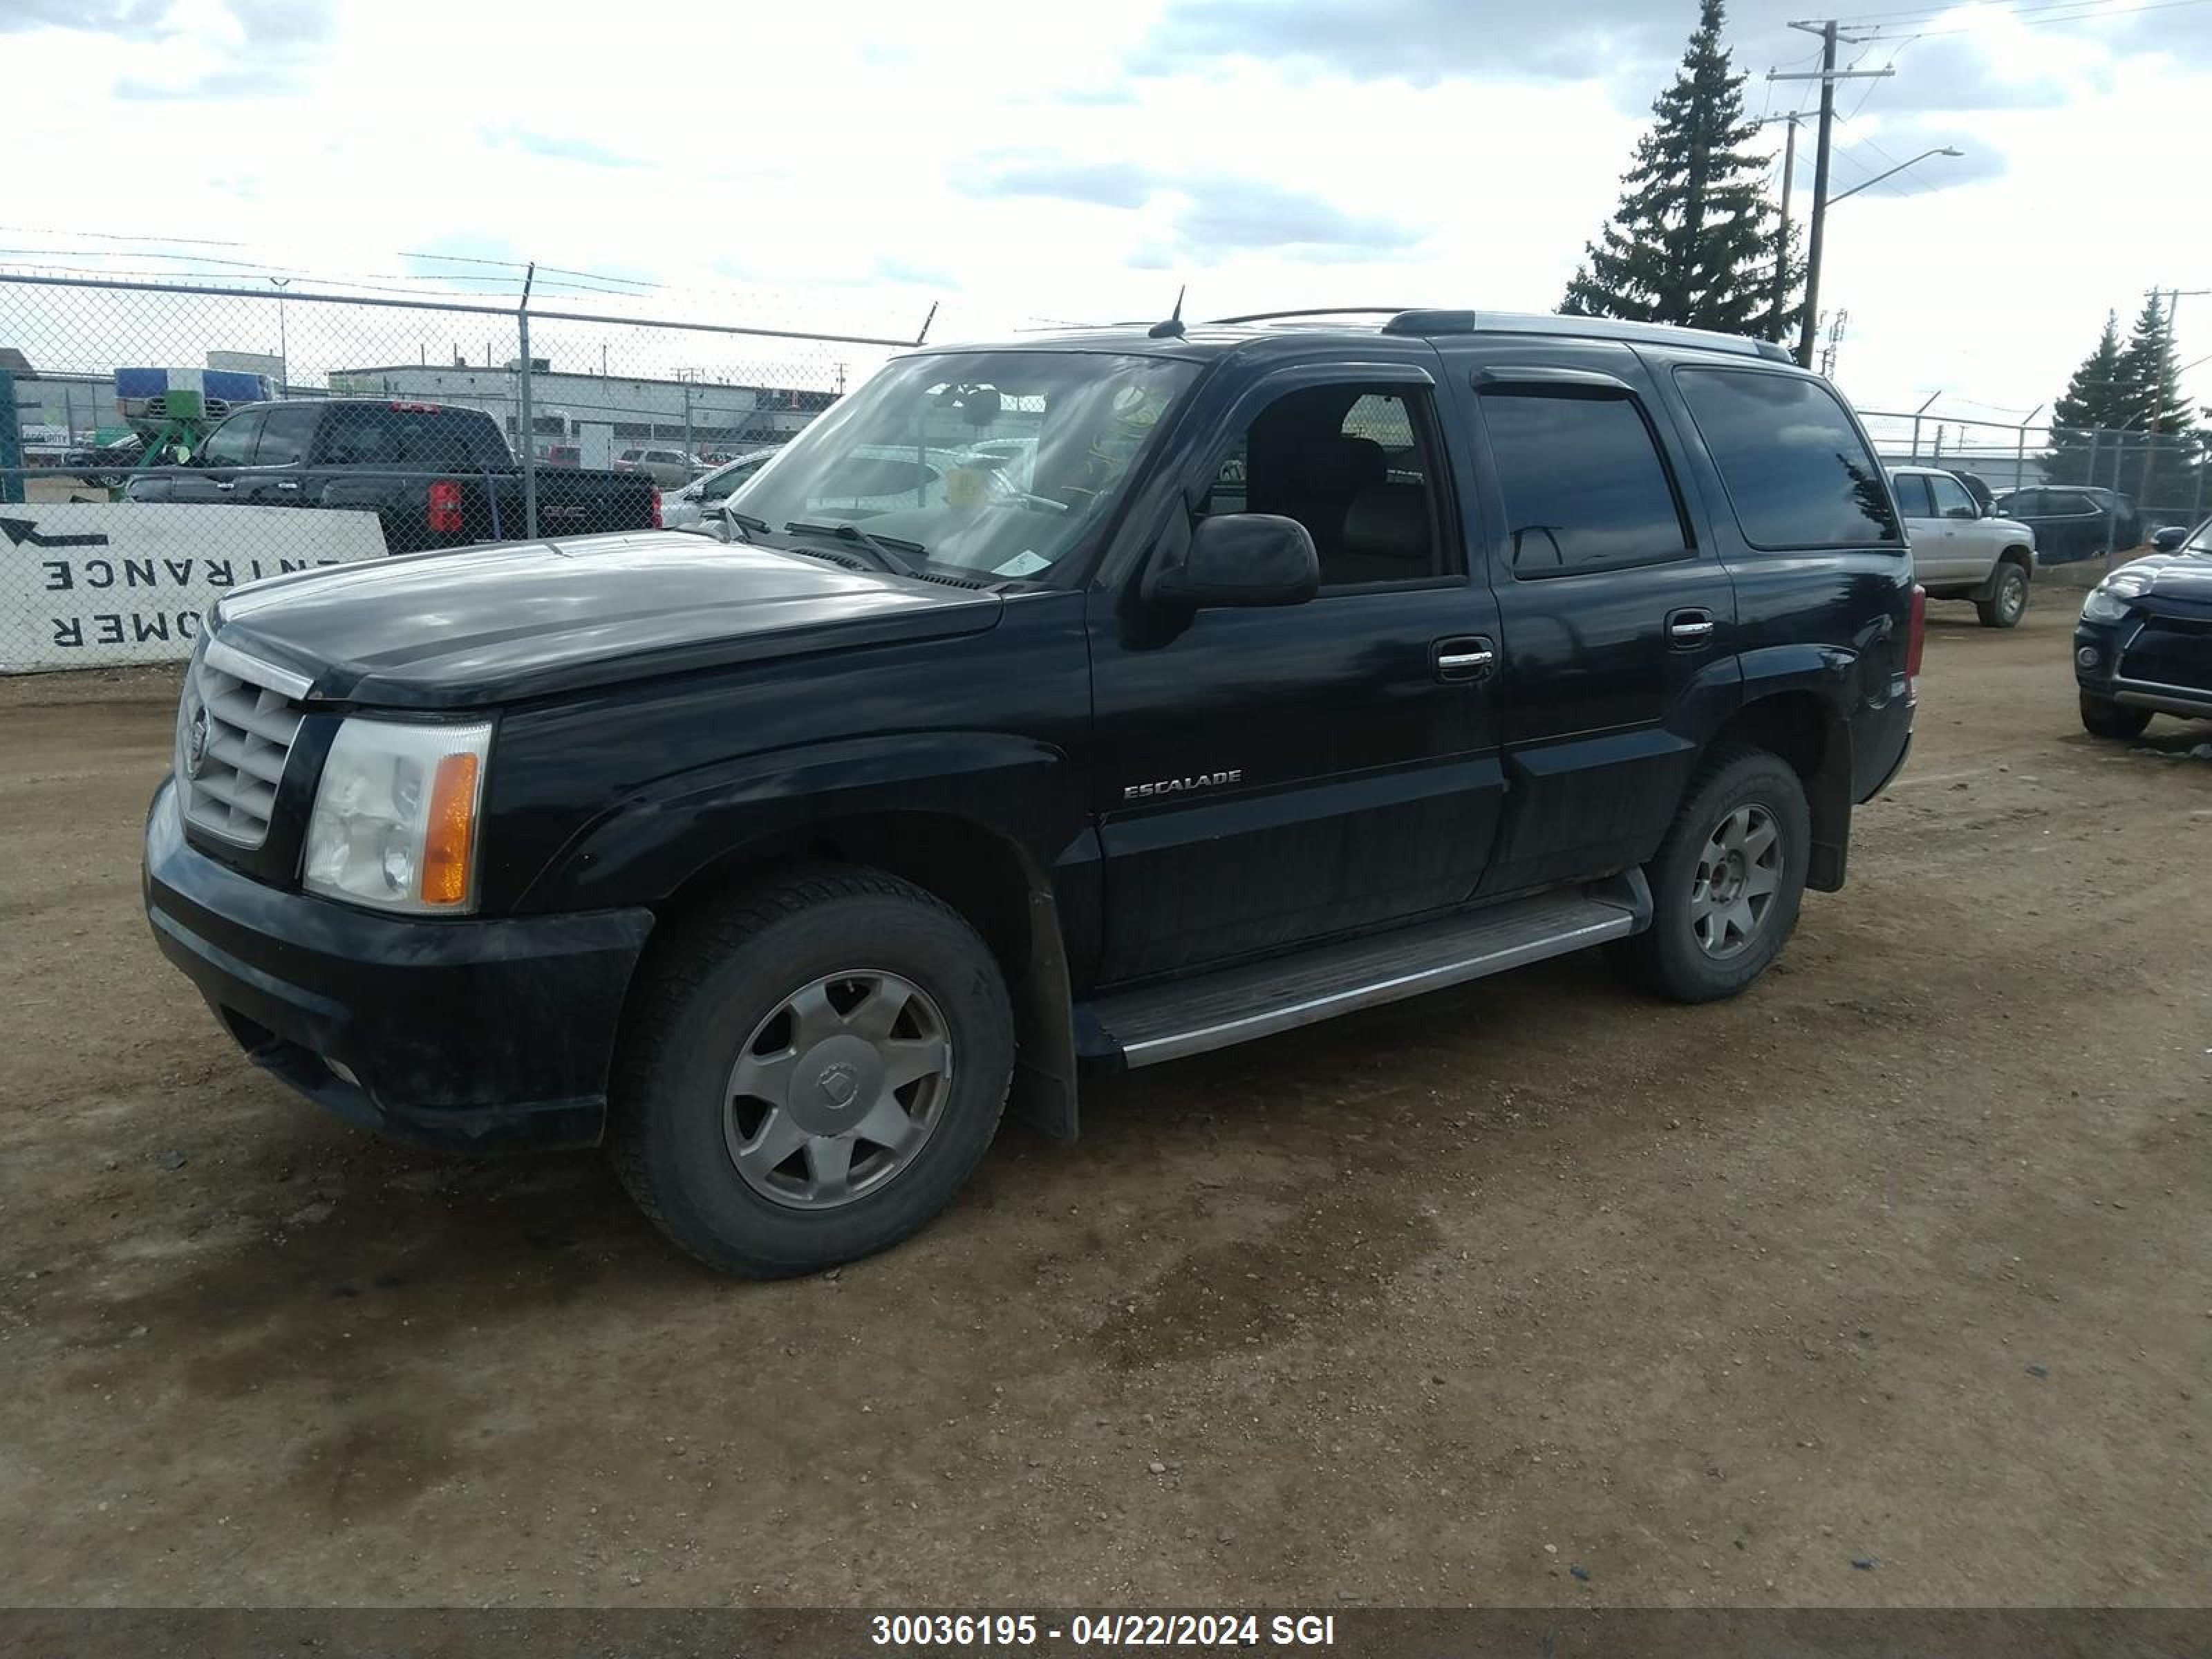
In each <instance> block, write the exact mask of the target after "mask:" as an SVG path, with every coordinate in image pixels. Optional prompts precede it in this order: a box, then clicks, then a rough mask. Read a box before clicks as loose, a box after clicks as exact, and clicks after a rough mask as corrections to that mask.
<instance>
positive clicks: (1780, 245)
mask: <svg viewBox="0 0 2212 1659" xmlns="http://www.w3.org/2000/svg"><path fill="white" fill-rule="evenodd" d="M1788 120H1789V122H1790V136H1789V137H1786V138H1784V140H1783V141H1782V224H1781V226H1780V228H1778V229H1777V230H1776V232H1775V233H1774V321H1775V325H1776V327H1777V328H1778V329H1779V327H1780V325H1781V322H1782V318H1783V313H1784V307H1786V306H1787V305H1788V303H1789V300H1790V182H1791V180H1793V179H1796V176H1797V115H1796V112H1795V111H1794V110H1793V111H1792V112H1790V115H1789V117H1788Z"/></svg>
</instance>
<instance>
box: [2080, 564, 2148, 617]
mask: <svg viewBox="0 0 2212 1659" xmlns="http://www.w3.org/2000/svg"><path fill="white" fill-rule="evenodd" d="M2149 585H2150V584H2149V579H2148V577H2145V576H2143V575H2141V574H2136V573H2134V572H2130V571H2126V570H2116V571H2114V572H2113V573H2112V574H2111V575H2109V576H2107V577H2106V578H2105V580H2102V581H2100V582H2099V583H2098V584H2097V585H2096V586H2094V587H2093V588H2091V589H2090V590H2089V597H2088V598H2087V599H2084V600H2082V601H2081V620H2082V621H2083V622H2093V623H2115V622H2118V621H2119V620H2120V619H2121V618H2122V617H2124V616H2126V615H2127V614H2128V601H2129V600H2130V599H2133V598H2135V596H2136V594H2138V593H2140V592H2142V591H2143V589H2144V588H2145V587H2147V586H2149Z"/></svg>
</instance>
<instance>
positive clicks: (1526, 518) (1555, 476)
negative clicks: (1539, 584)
mask: <svg viewBox="0 0 2212 1659" xmlns="http://www.w3.org/2000/svg"><path fill="white" fill-rule="evenodd" d="M1482 423H1483V426H1484V427H1485V428H1486V430H1487V431H1488V433H1489V435H1490V453H1491V455H1492V459H1494V460H1495V461H1496V463H1497V465H1498V493H1499V495H1501V496H1502V497H1503V500H1504V507H1505V526H1506V531H1507V533H1508V536H1509V538H1510V540H1509V542H1508V548H1507V556H1508V557H1509V558H1510V560H1511V562H1512V565H1513V574H1515V575H1516V576H1518V577H1541V576H1560V575H1568V574H1572V573H1574V572H1576V571H1577V570H1616V569H1619V568H1621V567H1623V566H1625V565H1636V564H1661V563H1664V562H1668V561H1669V560H1673V559H1681V558H1686V557H1688V556H1689V553H1690V546H1689V538H1688V537H1687V536H1686V534H1685V533H1684V532H1683V526H1682V513H1681V508H1680V505H1679V504H1678V503H1677V501H1676V500H1675V495H1674V484H1673V483H1672V482H1671V480H1669V478H1668V476H1667V468H1666V464H1665V463H1664V462H1663V461H1662V460H1661V459H1660V457H1659V450H1658V447H1657V445H1656V443H1655V442H1654V441H1653V440H1652V436H1651V428H1650V426H1649V425H1647V424H1646V422H1645V421H1644V411H1643V410H1641V409H1639V408H1638V406H1637V404H1636V403H1635V401H1634V399H1632V398H1628V397H1626V396H1612V395H1597V396H1592V395H1590V394H1589V393H1586V392H1573V393H1562V392H1559V391H1557V390H1548V391H1541V392H1537V391H1529V392H1519V391H1506V390H1501V391H1494V392H1484V393H1483V394H1482Z"/></svg>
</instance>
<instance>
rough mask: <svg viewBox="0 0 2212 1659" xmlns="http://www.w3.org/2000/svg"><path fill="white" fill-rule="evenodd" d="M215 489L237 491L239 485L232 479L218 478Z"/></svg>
mask: <svg viewBox="0 0 2212 1659" xmlns="http://www.w3.org/2000/svg"><path fill="white" fill-rule="evenodd" d="M215 487H216V489H225V490H228V489H237V488H238V484H237V483H236V482H235V481H234V480H233V479H230V478H218V479H216V484H215Z"/></svg>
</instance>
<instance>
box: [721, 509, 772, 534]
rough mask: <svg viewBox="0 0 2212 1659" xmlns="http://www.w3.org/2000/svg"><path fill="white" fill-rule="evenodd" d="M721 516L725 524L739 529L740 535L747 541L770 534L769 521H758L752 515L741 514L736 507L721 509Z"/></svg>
mask: <svg viewBox="0 0 2212 1659" xmlns="http://www.w3.org/2000/svg"><path fill="white" fill-rule="evenodd" d="M720 518H721V519H722V521H723V522H724V523H726V524H732V525H735V526H737V528H738V534H740V535H742V536H743V537H744V538H745V539H746V540H747V541H750V540H752V538H754V537H756V536H765V535H767V534H768V520H766V519H756V518H755V517H753V515H752V514H751V513H740V512H738V509H737V508H735V507H723V508H721V509H720Z"/></svg>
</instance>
